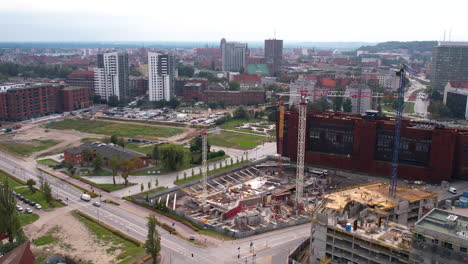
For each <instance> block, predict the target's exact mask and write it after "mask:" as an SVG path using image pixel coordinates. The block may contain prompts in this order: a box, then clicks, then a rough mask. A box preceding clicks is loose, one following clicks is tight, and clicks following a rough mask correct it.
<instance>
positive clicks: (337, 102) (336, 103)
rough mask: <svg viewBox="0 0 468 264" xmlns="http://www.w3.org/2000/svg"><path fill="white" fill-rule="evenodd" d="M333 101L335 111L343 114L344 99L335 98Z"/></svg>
mask: <svg viewBox="0 0 468 264" xmlns="http://www.w3.org/2000/svg"><path fill="white" fill-rule="evenodd" d="M332 101H333V111H335V112H341V107H342V106H343V97H334V98H333V99H332Z"/></svg>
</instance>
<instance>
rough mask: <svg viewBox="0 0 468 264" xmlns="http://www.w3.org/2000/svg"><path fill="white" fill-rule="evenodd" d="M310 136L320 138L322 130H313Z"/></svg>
mask: <svg viewBox="0 0 468 264" xmlns="http://www.w3.org/2000/svg"><path fill="white" fill-rule="evenodd" d="M309 137H310V138H320V132H317V131H311V132H310V136H309Z"/></svg>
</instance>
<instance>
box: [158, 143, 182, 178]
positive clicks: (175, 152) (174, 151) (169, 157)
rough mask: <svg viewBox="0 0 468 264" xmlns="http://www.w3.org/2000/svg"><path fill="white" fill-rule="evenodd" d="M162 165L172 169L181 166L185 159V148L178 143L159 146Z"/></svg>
mask: <svg viewBox="0 0 468 264" xmlns="http://www.w3.org/2000/svg"><path fill="white" fill-rule="evenodd" d="M159 153H160V155H161V163H162V166H163V167H164V168H166V169H170V170H172V171H174V170H176V169H177V168H179V167H180V166H181V165H182V163H183V160H184V148H183V147H182V146H181V145H177V144H166V145H163V146H161V147H159Z"/></svg>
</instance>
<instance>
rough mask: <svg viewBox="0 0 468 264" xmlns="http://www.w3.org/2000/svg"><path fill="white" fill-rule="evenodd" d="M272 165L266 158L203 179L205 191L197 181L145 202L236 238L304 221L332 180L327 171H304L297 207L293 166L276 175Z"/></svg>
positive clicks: (274, 162)
mask: <svg viewBox="0 0 468 264" xmlns="http://www.w3.org/2000/svg"><path fill="white" fill-rule="evenodd" d="M277 165H278V164H277V161H276V160H274V159H272V158H271V157H270V158H266V159H264V160H260V161H257V162H255V163H254V164H251V165H248V166H244V167H242V168H239V169H236V170H234V171H231V172H227V173H224V174H221V175H218V176H215V177H208V179H207V182H206V186H207V188H206V194H204V187H203V182H202V181H201V182H194V183H190V184H187V185H185V186H181V187H180V188H177V189H175V190H173V191H172V192H168V193H164V194H162V195H159V196H156V197H153V198H152V200H151V201H150V202H151V203H153V204H154V203H156V202H157V203H159V204H161V203H163V204H165V205H166V207H167V208H168V209H169V210H172V211H174V212H176V213H177V214H179V215H182V216H184V217H186V218H188V219H191V220H192V221H194V222H196V223H197V224H201V225H203V226H206V227H209V228H211V229H213V230H217V231H221V232H229V233H230V234H232V235H233V236H236V237H243V236H246V235H250V234H254V233H259V232H263V231H269V230H272V229H275V228H279V227H286V226H292V225H295V224H301V223H306V222H308V221H309V217H310V216H311V215H312V212H313V211H314V209H315V207H316V206H317V204H318V203H319V201H320V200H321V198H322V197H323V195H324V193H325V191H326V189H327V187H328V186H329V185H330V183H331V180H330V176H329V175H328V172H327V171H325V170H317V169H307V170H306V174H305V181H304V202H303V203H302V204H300V205H299V206H298V205H297V204H296V203H295V201H296V195H297V192H296V175H295V174H296V169H295V167H293V166H291V165H290V164H283V170H282V173H279V171H278V166H277ZM205 195H206V196H205ZM205 197H206V198H205Z"/></svg>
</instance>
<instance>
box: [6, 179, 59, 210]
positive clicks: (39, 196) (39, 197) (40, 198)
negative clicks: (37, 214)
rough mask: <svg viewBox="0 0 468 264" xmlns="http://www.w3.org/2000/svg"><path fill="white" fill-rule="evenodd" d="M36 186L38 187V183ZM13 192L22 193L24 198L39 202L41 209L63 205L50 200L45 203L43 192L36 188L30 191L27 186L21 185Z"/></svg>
mask: <svg viewBox="0 0 468 264" xmlns="http://www.w3.org/2000/svg"><path fill="white" fill-rule="evenodd" d="M36 187H39V186H38V184H37V186H36ZM15 192H17V193H19V194H21V195H23V197H24V198H26V199H28V200H30V201H33V202H35V203H38V204H40V205H41V206H42V208H43V209H46V208H50V207H63V205H62V204H61V203H59V202H57V201H52V202H51V203H47V202H46V200H45V199H44V193H43V192H41V191H38V190H36V192H34V193H32V192H31V190H29V188H28V187H22V188H16V189H15ZM53 194H54V193H53Z"/></svg>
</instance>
